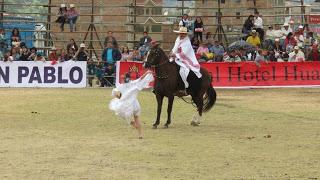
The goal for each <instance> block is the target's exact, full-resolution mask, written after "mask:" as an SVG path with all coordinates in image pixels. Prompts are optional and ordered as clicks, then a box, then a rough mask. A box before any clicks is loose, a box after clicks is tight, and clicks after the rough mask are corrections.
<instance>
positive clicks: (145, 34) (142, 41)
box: [139, 31, 152, 50]
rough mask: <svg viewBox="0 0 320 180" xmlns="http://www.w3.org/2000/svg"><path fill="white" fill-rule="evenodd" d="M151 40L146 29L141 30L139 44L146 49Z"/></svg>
mask: <svg viewBox="0 0 320 180" xmlns="http://www.w3.org/2000/svg"><path fill="white" fill-rule="evenodd" d="M151 41H152V39H151V37H150V36H149V35H148V32H147V31H144V32H143V37H142V38H140V42H139V46H140V47H142V46H143V45H144V46H145V47H146V49H147V50H148V49H149V47H150V42H151Z"/></svg>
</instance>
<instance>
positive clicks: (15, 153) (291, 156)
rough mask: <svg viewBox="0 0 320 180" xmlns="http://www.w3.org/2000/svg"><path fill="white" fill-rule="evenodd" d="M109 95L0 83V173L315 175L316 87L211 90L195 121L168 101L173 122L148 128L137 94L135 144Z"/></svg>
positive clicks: (319, 115) (144, 99) (150, 115)
mask: <svg viewBox="0 0 320 180" xmlns="http://www.w3.org/2000/svg"><path fill="white" fill-rule="evenodd" d="M110 93H111V90H110V89H95V88H87V89H0V102H1V103H0V179H1V180H3V179H19V180H20V179H33V180H34V179H54V180H56V179H68V180H69V179H81V180H83V179H94V180H100V179H101V180H102V179H130V180H134V179H137V180H144V179H146V180H150V179H152V180H154V179H155V180H157V179H179V180H180V179H181V180H182V179H183V180H185V179H195V180H203V179H204V180H205V179H319V178H320V88H318V89H317V88H314V89H303V88H293V89H251V90H224V89H219V90H217V93H218V100H217V104H216V106H215V107H214V108H213V109H212V110H211V111H210V112H208V113H206V114H204V116H203V119H202V123H201V125H200V126H198V127H192V126H190V121H191V117H192V116H193V114H194V113H195V109H194V108H193V107H192V106H191V105H190V104H186V103H184V102H183V101H182V100H180V99H176V100H175V104H174V108H173V122H172V125H171V126H170V128H169V129H163V128H162V127H160V128H159V129H156V130H154V129H151V126H152V124H153V122H154V120H155V115H156V114H155V113H156V102H155V97H154V96H153V94H152V93H151V92H150V91H144V92H141V93H140V94H139V101H140V103H141V106H142V114H141V119H142V121H143V128H144V133H145V138H144V139H142V140H139V139H138V138H137V133H136V131H135V130H133V129H132V128H131V127H129V126H128V125H127V124H126V122H125V121H123V120H121V119H119V118H118V117H117V116H115V115H114V114H113V113H112V112H111V111H110V110H109V109H108V102H109V101H110V99H111V96H110ZM164 104H165V105H166V102H165V103H164ZM165 119H166V107H164V108H163V114H162V119H161V120H162V121H161V126H162V125H163V124H164V123H165Z"/></svg>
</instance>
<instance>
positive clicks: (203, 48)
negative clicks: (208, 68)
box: [196, 42, 209, 62]
mask: <svg viewBox="0 0 320 180" xmlns="http://www.w3.org/2000/svg"><path fill="white" fill-rule="evenodd" d="M208 54H209V49H208V47H207V43H206V42H202V43H201V44H200V47H199V48H198V49H197V52H196V57H197V59H198V61H199V62H200V61H207V60H208V59H209V58H208Z"/></svg>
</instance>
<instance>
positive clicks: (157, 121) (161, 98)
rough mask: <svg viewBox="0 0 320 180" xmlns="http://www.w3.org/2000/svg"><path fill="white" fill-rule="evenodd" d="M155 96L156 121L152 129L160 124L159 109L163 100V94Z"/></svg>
mask: <svg viewBox="0 0 320 180" xmlns="http://www.w3.org/2000/svg"><path fill="white" fill-rule="evenodd" d="M156 98H157V103H158V107H157V120H156V122H155V123H154V124H153V129H157V127H158V125H159V124H160V116H161V109H162V102H163V96H162V95H158V94H157V95H156Z"/></svg>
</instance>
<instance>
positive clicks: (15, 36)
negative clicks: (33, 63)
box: [10, 28, 21, 45]
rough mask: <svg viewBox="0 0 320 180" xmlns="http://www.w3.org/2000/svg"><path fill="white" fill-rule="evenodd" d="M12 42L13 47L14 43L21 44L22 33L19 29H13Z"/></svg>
mask: <svg viewBox="0 0 320 180" xmlns="http://www.w3.org/2000/svg"><path fill="white" fill-rule="evenodd" d="M10 40H11V45H12V42H20V41H21V36H20V32H19V29H18V28H13V30H12V33H11V37H10ZM19 45H20V44H19Z"/></svg>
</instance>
